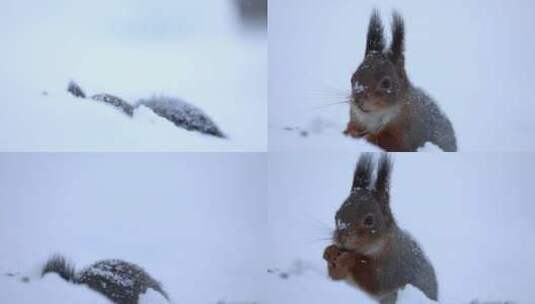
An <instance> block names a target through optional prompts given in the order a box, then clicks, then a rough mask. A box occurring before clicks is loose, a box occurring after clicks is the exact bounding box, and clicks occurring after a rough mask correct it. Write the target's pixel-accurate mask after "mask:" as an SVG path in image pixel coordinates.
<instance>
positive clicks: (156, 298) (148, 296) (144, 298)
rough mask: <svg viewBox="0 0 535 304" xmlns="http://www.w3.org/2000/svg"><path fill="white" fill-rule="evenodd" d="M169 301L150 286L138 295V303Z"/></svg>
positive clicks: (158, 303) (149, 303)
mask: <svg viewBox="0 0 535 304" xmlns="http://www.w3.org/2000/svg"><path fill="white" fill-rule="evenodd" d="M167 303H169V301H167V299H165V298H164V297H163V296H162V294H160V293H159V292H157V291H155V290H154V289H152V288H149V289H147V292H145V293H144V294H142V295H141V296H140V297H139V304H167Z"/></svg>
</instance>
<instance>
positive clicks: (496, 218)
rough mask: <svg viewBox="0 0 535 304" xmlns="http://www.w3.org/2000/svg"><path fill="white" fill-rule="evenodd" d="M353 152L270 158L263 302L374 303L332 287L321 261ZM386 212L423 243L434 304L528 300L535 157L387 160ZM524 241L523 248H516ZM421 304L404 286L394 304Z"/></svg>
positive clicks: (346, 187)
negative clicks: (433, 280) (434, 282)
mask: <svg viewBox="0 0 535 304" xmlns="http://www.w3.org/2000/svg"><path fill="white" fill-rule="evenodd" d="M358 156H359V155H358V153H357V154H355V153H351V152H347V153H346V152H339V153H333V154H329V156H326V153H325V152H324V151H308V152H305V151H299V152H286V153H278V152H275V153H270V155H269V180H268V181H269V194H270V195H269V205H268V222H269V240H270V242H269V248H270V255H269V257H268V261H269V262H268V265H269V269H272V270H276V271H272V272H271V273H269V277H268V280H267V283H266V284H267V285H266V289H267V290H269V291H270V293H269V294H268V295H267V300H266V303H280V304H285V303H288V304H290V303H310V304H315V303H318V304H320V303H333V304H343V303H348V304H349V303H363V304H364V303H375V302H373V301H372V300H371V299H370V298H368V297H367V296H366V295H365V294H363V293H362V292H361V291H359V290H356V289H355V288H353V287H351V286H349V285H348V284H345V283H342V282H334V281H331V280H330V279H329V278H328V276H327V269H326V268H327V267H326V264H325V261H324V260H323V258H322V255H323V250H324V249H325V247H327V246H328V245H329V244H331V237H332V232H333V229H334V228H335V218H334V216H335V212H336V210H337V209H338V208H339V207H340V205H341V204H342V203H343V201H344V200H345V199H346V198H347V196H348V195H349V192H350V188H351V182H352V178H353V170H354V168H355V165H356V162H357V160H358ZM392 156H393V163H394V167H393V173H392V174H393V175H392V189H391V192H390V193H391V207H392V209H393V213H394V216H395V218H396V221H397V223H398V224H399V226H400V227H401V228H402V229H404V230H406V231H408V232H409V233H410V234H411V235H412V236H413V237H414V239H415V240H416V241H418V243H419V244H420V245H421V247H422V249H423V250H424V252H425V254H426V256H427V257H428V258H429V260H430V261H431V262H432V264H433V266H434V268H435V270H436V273H437V279H438V283H439V300H440V303H445V304H457V303H469V302H470V301H476V300H477V301H479V303H505V302H507V303H518V304H523V303H526V304H527V303H533V293H532V291H531V290H532V287H531V285H532V282H534V280H535V272H534V271H533V269H535V261H534V260H533V256H535V245H534V244H535V242H533V240H534V238H533V232H534V231H535V222H534V221H533V218H534V217H535V206H533V204H532V203H531V200H530V198H532V197H534V196H535V188H534V187H532V186H531V183H532V181H533V176H534V175H533V172H534V169H535V157H534V156H533V155H532V154H528V153H519V154H518V153H516V154H514V155H511V154H510V153H448V154H444V153H440V154H437V153H418V154H416V153H396V154H393V155H392ZM519 242H520V243H521V244H522V245H521V246H519V244H520V243H519ZM401 300H403V303H426V302H425V298H422V297H421V295H420V294H419V292H415V290H414V289H410V288H407V289H405V290H403V291H402V292H401V293H400V303H401Z"/></svg>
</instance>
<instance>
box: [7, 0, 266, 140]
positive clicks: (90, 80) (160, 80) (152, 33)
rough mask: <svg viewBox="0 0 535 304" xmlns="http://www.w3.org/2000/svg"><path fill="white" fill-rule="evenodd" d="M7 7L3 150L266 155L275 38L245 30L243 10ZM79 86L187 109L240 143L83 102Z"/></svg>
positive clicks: (163, 5) (189, 4)
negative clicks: (76, 93) (159, 99)
mask: <svg viewBox="0 0 535 304" xmlns="http://www.w3.org/2000/svg"><path fill="white" fill-rule="evenodd" d="M3 4H4V5H3V9H2V13H1V17H2V18H0V20H2V21H0V25H2V26H1V29H0V32H1V33H2V39H3V47H2V48H1V49H0V58H2V59H3V60H2V63H1V64H0V81H1V83H2V86H1V90H0V92H1V93H0V97H1V104H0V105H1V107H2V111H0V130H2V131H0V150H3V151H5V150H9V151H21V150H23V151H35V150H39V151H42V150H46V151H73V150H75V151H80V150H82V151H124V150H127V151H132V150H135V151H147V150H150V151H154V150H156V151H162V150H164V151H177V150H178V151H265V150H266V145H267V115H266V108H267V106H266V104H267V94H266V83H267V73H266V71H267V51H266V48H267V44H266V40H267V38H266V37H267V35H266V31H265V28H257V29H256V30H246V29H244V26H243V25H242V23H240V22H239V21H238V20H239V18H238V12H237V11H236V10H235V7H234V3H232V2H231V1H219V0H204V1H180V2H176V1H149V2H147V1H121V0H115V1H104V0H98V1H91V2H87V3H81V2H72V1H65V0H53V1H49V2H47V3H46V4H45V3H42V2H41V1H36V0H25V1H15V0H7V2H6V1H4V3H3ZM207 7H209V8H210V9H206V8H207ZM71 79H74V80H76V81H77V82H78V83H79V84H80V85H81V87H82V88H83V89H84V90H85V91H86V93H88V94H89V95H88V96H91V95H94V94H100V93H108V94H111V95H115V96H117V97H120V98H121V99H124V100H126V101H129V102H131V103H134V102H135V101H137V100H139V99H143V98H149V97H151V96H155V95H156V96H169V97H174V98H178V99H181V100H184V101H185V102H188V103H190V104H192V105H194V106H196V107H198V108H199V109H201V110H202V111H203V112H205V113H206V114H207V115H209V116H210V117H211V118H212V119H213V120H214V121H215V123H216V124H217V125H218V126H219V128H220V129H221V130H222V131H223V132H224V133H225V134H226V135H228V139H226V140H222V139H217V138H213V137H212V136H203V135H199V134H197V133H196V132H188V131H185V130H182V129H179V128H177V127H175V126H173V125H172V124H167V123H163V122H160V120H159V119H157V118H156V117H154V120H155V121H156V123H151V120H153V119H149V120H145V119H138V118H137V117H134V118H133V119H128V117H124V114H123V113H120V112H119V111H116V110H115V111H114V110H113V109H112V108H111V107H107V106H106V105H103V104H98V103H96V102H94V103H88V102H84V101H83V100H78V99H76V98H74V97H72V96H69V95H67V94H66V92H65V91H66V88H67V84H68V82H69V80H71Z"/></svg>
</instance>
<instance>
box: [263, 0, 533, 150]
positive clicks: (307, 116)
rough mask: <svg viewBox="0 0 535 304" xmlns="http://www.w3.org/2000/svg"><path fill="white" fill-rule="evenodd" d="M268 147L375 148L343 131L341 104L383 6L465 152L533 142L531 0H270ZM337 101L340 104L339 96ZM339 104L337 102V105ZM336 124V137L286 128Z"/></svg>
mask: <svg viewBox="0 0 535 304" xmlns="http://www.w3.org/2000/svg"><path fill="white" fill-rule="evenodd" d="M269 5H270V7H269V50H268V57H269V85H268V94H269V108H268V117H269V148H270V151H272V150H277V151H286V150H291V151H296V150H304V149H315V150H322V151H323V150H329V151H333V150H336V151H370V150H374V149H373V147H371V146H370V145H367V144H363V143H362V140H356V139H350V138H346V137H344V136H343V135H342V134H341V133H342V131H343V130H344V129H345V126H346V124H347V122H348V119H349V106H348V104H347V103H344V101H346V100H347V96H349V93H350V91H351V84H350V78H351V75H352V74H353V72H354V71H355V70H356V69H357V67H358V65H359V64H360V63H361V61H362V59H363V57H364V51H365V43H366V41H365V39H366V32H367V26H368V22H369V18H370V15H371V12H372V10H373V8H374V7H376V8H378V9H379V11H380V13H381V17H382V19H383V24H384V25H385V30H386V35H387V41H388V37H389V36H390V22H391V18H392V17H391V13H392V10H393V9H397V10H398V11H399V12H400V13H401V15H402V16H403V17H404V20H405V26H406V45H405V46H406V69H407V72H408V75H409V78H410V79H411V81H412V82H413V84H414V85H416V86H417V87H421V88H423V89H424V90H425V91H426V92H427V93H429V94H430V95H431V96H432V97H433V98H434V99H435V100H436V101H437V103H438V104H439V106H440V107H441V109H442V110H443V112H444V113H446V115H447V116H448V117H449V118H450V120H451V121H452V124H453V127H454V129H455V131H456V135H457V139H458V146H459V150H460V151H489V150H493V151H495V150H500V151H531V150H533V149H534V148H535V141H533V140H527V139H529V138H531V137H532V134H533V133H534V131H535V120H534V119H533V113H535V104H534V103H532V102H529V101H530V100H532V99H533V89H532V87H533V86H532V77H531V71H533V70H534V69H535V58H534V56H532V54H533V53H535V43H534V39H533V38H532V35H531V32H530V30H531V29H532V28H535V19H533V18H532V12H533V11H534V9H535V4H534V3H533V1H527V0H522V1H518V2H515V4H514V5H510V4H508V3H506V2H504V1H499V0H493V1H487V2H485V5H484V7H482V6H481V2H480V1H475V0H470V1H462V0H454V1H447V2H443V3H440V4H437V3H431V2H428V3H422V1H416V0H410V1H403V2H401V3H400V2H399V1H395V0H387V1H380V2H379V1H375V0H363V1H331V2H329V3H328V4H326V3H325V1H321V0H294V1H284V0H270V2H269ZM337 102H338V104H334V103H337ZM331 104H332V105H331ZM317 118H320V119H323V120H325V121H329V122H330V123H331V124H332V125H333V127H332V132H330V133H329V134H324V133H322V134H319V135H315V134H312V135H311V136H309V137H306V138H305V137H300V136H296V135H295V134H292V133H288V132H287V131H285V130H284V128H285V127H287V126H292V127H301V128H305V127H306V125H307V124H308V123H309V122H310V121H312V120H314V119H317Z"/></svg>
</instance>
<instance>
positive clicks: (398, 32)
mask: <svg viewBox="0 0 535 304" xmlns="http://www.w3.org/2000/svg"><path fill="white" fill-rule="evenodd" d="M404 44H405V23H404V22H403V18H402V17H401V15H400V14H399V13H398V12H396V11H394V13H393V14H392V43H391V44H390V49H389V50H388V57H389V58H390V60H392V62H394V63H396V64H401V65H403V63H404V60H405V55H404V52H405V46H404Z"/></svg>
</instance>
